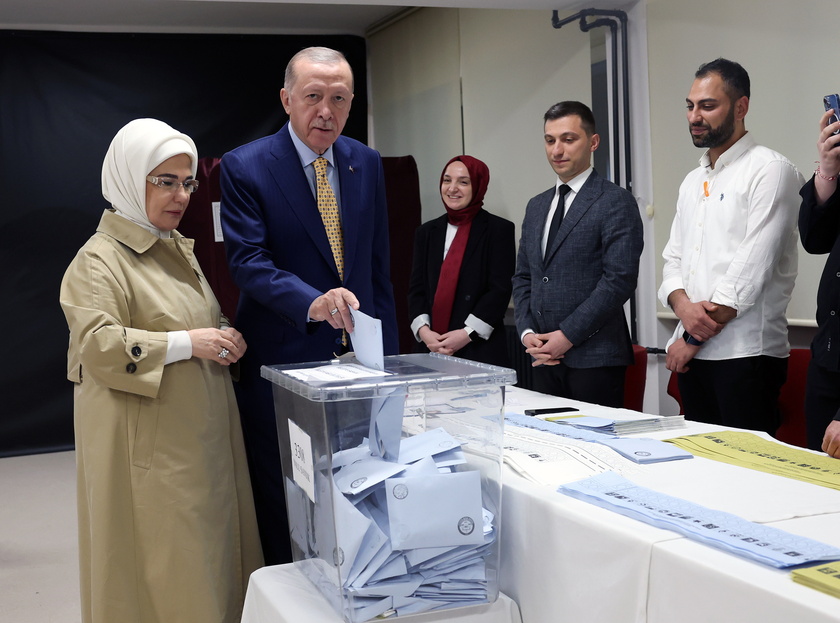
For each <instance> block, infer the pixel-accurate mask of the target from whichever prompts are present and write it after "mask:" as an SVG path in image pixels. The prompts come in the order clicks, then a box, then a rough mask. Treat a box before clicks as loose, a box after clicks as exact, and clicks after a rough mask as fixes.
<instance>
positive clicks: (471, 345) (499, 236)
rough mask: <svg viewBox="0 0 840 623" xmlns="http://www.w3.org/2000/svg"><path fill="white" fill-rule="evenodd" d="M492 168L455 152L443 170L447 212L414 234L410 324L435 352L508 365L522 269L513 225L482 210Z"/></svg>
mask: <svg viewBox="0 0 840 623" xmlns="http://www.w3.org/2000/svg"><path fill="white" fill-rule="evenodd" d="M489 181H490V170H489V169H488V168H487V165H486V164H484V163H483V162H482V161H481V160H479V159H477V158H473V157H472V156H456V157H454V158H452V160H450V161H449V162H447V163H446V166H445V167H444V169H443V173H442V174H441V176H440V196H441V199H442V200H443V205H444V207H445V208H446V214H444V215H443V216H440V217H438V218H436V219H434V220H431V221H429V222H427V223H424V224H423V225H421V226H420V227H419V228H418V229H417V234H416V236H415V239H414V264H413V268H412V272H411V285H410V288H409V293H408V309H409V314H410V318H411V321H412V323H411V330H412V332H413V333H414V336H415V338H416V339H417V341H418V342H422V343H423V344H424V345H425V348H426V349H428V350H429V351H431V352H434V353H441V354H444V355H456V356H458V357H464V358H466V359H472V360H473V361H481V362H484V363H491V364H495V365H501V366H508V367H509V365H510V364H509V361H508V354H507V342H506V340H505V335H504V317H505V312H506V311H507V308H508V304H509V302H510V294H511V277H513V271H514V269H515V267H516V248H515V245H516V243H515V238H514V225H513V223H511V222H510V221H508V220H506V219H503V218H501V217H498V216H495V215H493V214H490V213H489V212H487V210H484V209H483V208H482V205H483V203H484V195H485V193H486V192H487V184H488V183H489Z"/></svg>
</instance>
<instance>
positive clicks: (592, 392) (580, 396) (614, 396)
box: [533, 362, 627, 408]
mask: <svg viewBox="0 0 840 623" xmlns="http://www.w3.org/2000/svg"><path fill="white" fill-rule="evenodd" d="M626 372H627V366H604V367H601V368H570V367H569V366H567V365H566V364H564V363H562V362H561V363H559V364H557V365H556V366H537V367H536V368H534V377H533V378H534V391H538V392H541V393H543V394H551V395H552V396H560V397H561V398H571V399H572V400H580V401H582V402H591V403H593V404H598V405H603V406H605V407H619V408H620V407H622V406H624V376H625V374H626Z"/></svg>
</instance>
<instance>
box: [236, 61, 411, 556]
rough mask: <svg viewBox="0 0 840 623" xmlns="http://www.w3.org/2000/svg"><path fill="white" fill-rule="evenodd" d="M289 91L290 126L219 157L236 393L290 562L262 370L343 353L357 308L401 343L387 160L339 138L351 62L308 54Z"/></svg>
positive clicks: (389, 341)
mask: <svg viewBox="0 0 840 623" xmlns="http://www.w3.org/2000/svg"><path fill="white" fill-rule="evenodd" d="M280 99H281V101H282V103H283V108H284V109H285V110H286V112H287V113H288V115H289V122H288V123H287V124H286V125H284V126H283V128H281V130H280V131H279V132H277V134H275V135H273V136H268V137H265V138H262V139H259V140H257V141H254V142H252V143H249V144H247V145H243V146H242V147H239V148H237V149H235V150H233V151H231V152H229V153H227V154H226V155H225V156H224V157H223V158H222V163H221V188H222V206H221V220H222V229H223V232H224V237H225V249H226V252H227V257H228V263H229V264H230V269H231V275H232V277H233V279H234V281H235V282H236V285H237V286H238V287H239V289H240V291H241V295H240V300H239V306H238V309H237V313H236V321H237V327H239V329H240V330H241V331H242V333H243V335H246V336H248V338H247V339H248V344H249V346H250V347H251V348H249V351H248V355H249V356H248V358H247V359H246V358H243V359H242V360H241V364H242V370H241V380H240V382H239V383H238V384H237V385H238V387H237V397H238V400H239V408H240V411H241V417H242V428H243V432H244V434H245V444H246V449H247V451H248V459H249V466H250V468H251V483H252V486H253V489H254V501H255V504H256V509H257V519H258V521H259V526H260V536H261V538H262V542H263V551H264V554H265V561H266V564H278V563H282V562H288V561H290V560H291V549H290V543H289V533H288V528H287V519H286V505H285V498H284V492H283V474H282V470H281V463H280V454H279V448H278V442H277V429H276V424H275V415H274V406H273V400H272V393H271V392H272V389H271V383H269V382H268V381H265V380H264V379H261V378H260V367H261V366H262V365H266V364H268V365H271V364H283V363H297V362H306V361H323V360H327V359H331V358H333V357H334V356H335V355H336V354H341V353H342V352H343V351H345V350H346V349H347V347H346V345H345V344H346V341H347V340H346V337H344V336H343V331H344V330H346V331H347V332H351V331H352V320H351V317H350V308H351V307H352V308H354V309H359V310H360V311H362V312H364V313H366V314H367V315H369V316H373V317H375V318H379V319H380V320H381V321H382V333H383V338H384V348H385V354H394V353H396V352H397V350H398V346H397V323H396V314H395V310H394V297H393V291H392V288H391V280H390V274H389V265H390V264H389V245H388V217H387V210H386V204H385V183H384V180H383V171H382V162H381V159H380V157H379V154H378V153H377V152H375V151H374V150H372V149H370V148H368V147H366V146H364V145H362V144H361V143H359V142H358V141H355V140H352V139H350V138H347V137H343V136H341V131H342V130H343V128H344V124H345V122H346V121H347V117H348V115H349V113H350V105H351V103H352V100H353V73H352V70H351V68H350V65H349V63H348V62H347V60H346V59H345V58H344V56H343V55H342V54H341V53H339V52H336V51H335V50H330V49H329V48H307V49H305V50H302V51H301V52H299V53H298V54H296V55H295V56H294V57H293V58H292V59H291V61H289V64H288V66H287V68H286V75H285V80H284V85H283V89H282V90H281V91H280ZM319 156H322V157H323V158H325V159H326V160H327V173H326V175H327V179H328V181H329V184H330V186H331V188H332V191H333V194H334V195H335V199H336V200H337V203H338V211H339V215H340V230H341V234H342V235H343V241H342V242H343V253H342V256H343V257H337V256H336V255H335V254H334V251H333V247H332V246H331V244H330V240H329V239H328V235H327V231H326V228H325V221H324V220H322V216H321V214H320V212H319V209H318V204H317V200H316V197H317V191H316V179H315V166H316V165H315V161H316V159H318V157H319ZM342 259H343V267H342V266H340V264H341V263H342V261H341V260H342ZM340 275H343V278H342V277H341V276H340Z"/></svg>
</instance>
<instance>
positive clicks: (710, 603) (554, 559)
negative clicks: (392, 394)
mask: <svg viewBox="0 0 840 623" xmlns="http://www.w3.org/2000/svg"><path fill="white" fill-rule="evenodd" d="M506 393H507V400H506V407H505V408H506V411H507V412H509V413H522V411H523V410H524V408H540V407H546V406H556V405H558V404H561V401H560V399H558V398H554V397H551V396H545V395H543V394H537V393H535V392H529V391H527V390H522V389H519V388H508V389H507V390H506ZM562 404H566V405H572V406H577V407H578V408H579V409H580V410H581V412H583V413H586V414H587V415H596V416H607V417H608V416H610V415H613V416H615V417H620V415H621V414H620V411H621V410H610V409H606V408H604V407H597V406H595V405H587V404H584V403H578V402H574V401H569V400H562ZM720 430H726V429H724V428H723V427H719V426H711V425H707V424H701V423H697V422H687V423H686V426H685V427H684V428H679V429H675V430H668V431H660V432H656V433H650V434H647V435H644V436H648V437H654V438H658V439H668V438H671V437H677V436H683V435H690V434H699V433H704V432H714V431H720ZM756 434H758V435H760V436H762V437H765V438H768V439H769V436H767V435H766V434H764V433H756ZM599 448H601V450H600V451H601V452H604V453H606V454H609V455H610V456H613V455H612V454H610V453H612V451H611V450H606V449H603V448H602V447H600V446H599ZM615 456H617V455H615ZM605 460H617V459H615V458H613V459H609V457H607V458H606V459H605ZM621 461H624V463H621V464H620V465H621V467H622V469H624V470H625V473H624V475H625V476H626V477H627V478H629V479H630V480H633V481H634V482H637V483H638V484H640V485H642V486H646V487H650V488H652V489H656V490H658V491H661V492H663V493H666V494H668V495H673V496H677V497H681V498H684V499H687V500H689V501H692V502H695V503H697V504H702V505H705V506H708V507H710V508H717V509H720V510H724V511H727V512H731V513H734V514H736V515H739V516H741V517H744V518H745V519H748V520H751V521H757V522H760V523H765V524H768V525H772V526H775V527H777V528H780V529H783V530H787V531H790V532H793V533H796V534H800V535H803V536H807V537H810V538H813V539H816V540H819V541H823V542H825V543H829V544H831V545H834V546H838V547H840V491H835V490H832V489H828V488H825V487H819V486H816V485H812V484H809V483H805V482H799V481H796V480H791V479H788V478H782V477H779V476H774V475H771V474H765V473H762V472H757V471H754V470H748V469H744V468H740V467H737V466H734V465H727V464H724V463H720V462H717V461H712V460H708V459H703V458H696V457H695V458H693V459H690V460H683V461H675V462H669V463H659V464H654V465H647V466H637V465H635V464H631V463H630V462H629V461H626V460H624V459H621ZM502 497H503V503H502V516H503V519H502V523H501V535H500V544H501V556H502V569H501V576H500V589H501V591H502V593H503V595H501V596H500V600H499V601H498V602H496V604H494V605H493V606H482V607H479V608H484V609H485V610H484V611H481V610H479V611H470V610H471V609H464V610H451V611H444V612H440V613H427V614H424V615H417V616H416V617H411V618H409V617H403V620H406V621H408V620H410V621H412V623H415V622H417V623H419V622H420V621H422V622H423V623H426V622H427V621H457V623H478V621H479V619H478V617H481V622H480V623H496V622H497V621H514V622H518V621H520V618H519V617H520V613H521V621H524V623H567V622H568V623H605V622H608V623H673V622H674V621H680V623H708V622H709V621H715V622H716V623H728V622H730V621H731V622H733V623H735V622H737V623H800V622H807V623H832V622H833V623H839V622H840V600H837V599H836V598H834V597H831V596H829V595H825V594H823V593H821V592H819V591H816V590H813V589H810V588H808V587H805V586H802V585H799V584H797V583H795V582H794V581H793V580H792V579H791V577H790V573H789V572H788V571H784V570H777V569H773V568H770V567H766V566H764V565H761V564H758V563H754V562H751V561H749V560H746V559H743V558H740V557H738V556H735V555H732V554H728V553H725V552H723V551H719V550H716V549H713V548H711V547H708V546H705V545H702V544H700V543H697V542H695V541H692V540H690V539H687V538H684V537H682V536H680V535H679V534H677V533H676V532H671V531H668V530H662V529H659V528H656V527H653V526H650V525H648V524H645V523H643V522H640V521H635V520H633V519H630V518H628V517H625V516H623V515H619V514H617V513H613V512H611V511H609V510H606V509H603V508H600V507H597V506H594V505H591V504H587V503H586V502H583V501H580V500H577V499H574V498H571V497H568V496H566V495H563V494H560V493H557V492H556V486H546V485H539V484H534V483H532V482H530V481H528V480H526V479H525V478H523V477H522V476H521V475H519V474H518V473H516V472H515V471H513V470H512V469H510V468H509V467H507V466H506V467H505V469H504V474H503V492H502ZM517 605H518V609H517ZM456 613H457V614H456ZM430 616H431V617H433V618H423V617H430ZM435 617H436V618H435ZM488 617H490V618H488ZM495 617H499V618H495ZM300 621H307V623H310V622H314V623H338V622H339V621H340V619H339V618H338V616H337V615H336V614H335V613H333V611H332V610H331V609H330V607H329V606H328V604H327V602H326V601H325V600H324V599H323V598H322V597H321V596H320V594H318V593H317V591H316V589H315V588H314V586H312V585H311V584H310V583H309V582H308V580H306V579H305V578H304V577H303V576H300V575H299V574H297V572H295V571H294V570H293V568H292V566H291V565H284V566H280V567H268V568H266V569H261V570H259V571H257V572H256V573H255V574H254V575H253V576H252V577H251V584H250V586H249V589H248V595H247V597H246V604H245V613H244V614H243V618H242V622H243V623H269V622H271V623H285V622H288V623H299V622H300Z"/></svg>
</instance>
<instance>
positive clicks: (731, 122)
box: [691, 106, 735, 148]
mask: <svg viewBox="0 0 840 623" xmlns="http://www.w3.org/2000/svg"><path fill="white" fill-rule="evenodd" d="M691 127H692V128H706V130H707V132H706V134H704V135H702V136H696V135H694V134H692V135H691V140H692V141H694V146H695V147H706V148H713V147H720V146H721V145H723V144H724V143H726V141H728V140H729V139H730V138H731V137H732V135H733V134H734V133H735V107H734V106H732V107H731V108H730V109H729V114H727V115H726V119H724V120H723V122H722V123H721V124H720V125H719V126H718V127H716V128H713V127H712V126H710V125H708V124H706V123H695V124H692V125H691Z"/></svg>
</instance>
